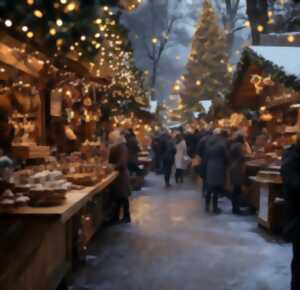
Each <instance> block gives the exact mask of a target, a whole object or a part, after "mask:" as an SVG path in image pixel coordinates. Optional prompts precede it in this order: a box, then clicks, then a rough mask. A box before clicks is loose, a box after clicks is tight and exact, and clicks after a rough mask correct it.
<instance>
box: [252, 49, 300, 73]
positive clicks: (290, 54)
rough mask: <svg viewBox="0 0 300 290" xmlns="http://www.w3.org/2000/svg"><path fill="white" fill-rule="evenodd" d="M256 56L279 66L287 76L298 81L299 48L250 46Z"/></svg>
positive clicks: (299, 71) (299, 67)
mask: <svg viewBox="0 0 300 290" xmlns="http://www.w3.org/2000/svg"><path fill="white" fill-rule="evenodd" d="M250 48H251V49H252V50H253V51H254V52H255V53H256V54H257V55H258V56H261V57H263V58H264V59H266V60H268V61H271V62H272V63H273V64H275V65H277V66H279V67H280V68H281V69H282V70H283V71H284V72H285V73H286V74H287V75H294V76H297V77H298V78H299V79H300V47H291V46H251V47H250Z"/></svg>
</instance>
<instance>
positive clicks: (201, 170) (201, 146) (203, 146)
mask: <svg viewBox="0 0 300 290" xmlns="http://www.w3.org/2000/svg"><path fill="white" fill-rule="evenodd" d="M210 136H211V132H210V131H208V130H207V131H203V132H201V136H200V138H199V140H198V144H197V147H196V148H197V149H196V154H197V155H198V156H199V157H200V160H201V162H200V165H198V166H197V167H196V173H197V174H198V175H199V176H200V177H201V178H202V193H203V196H205V195H206V192H207V184H206V172H205V168H206V164H205V162H206V159H205V155H206V150H207V142H208V139H209V137H210Z"/></svg>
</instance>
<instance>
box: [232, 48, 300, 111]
mask: <svg viewBox="0 0 300 290" xmlns="http://www.w3.org/2000/svg"><path fill="white" fill-rule="evenodd" d="M299 56H300V47H275V46H251V47H249V48H246V49H245V50H244V52H243V54H242V57H241V60H240V62H239V64H238V67H237V71H236V74H235V78H234V82H233V86H232V91H231V93H230V95H229V102H230V104H231V106H232V107H233V108H234V109H242V108H243V109H244V108H257V107H258V106H261V105H265V103H266V102H269V103H270V104H274V105H275V104H282V103H285V102H290V103H291V102H293V101H299V100H298V98H299V97H300V95H299V92H300V57H299ZM287 92H288V93H287Z"/></svg>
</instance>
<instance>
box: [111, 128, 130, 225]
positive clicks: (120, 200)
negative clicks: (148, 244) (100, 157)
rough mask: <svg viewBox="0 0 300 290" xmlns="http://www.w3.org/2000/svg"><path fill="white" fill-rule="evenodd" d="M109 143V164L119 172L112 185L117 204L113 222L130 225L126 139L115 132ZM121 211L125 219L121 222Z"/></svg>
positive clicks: (112, 133) (117, 131)
mask: <svg viewBox="0 0 300 290" xmlns="http://www.w3.org/2000/svg"><path fill="white" fill-rule="evenodd" d="M109 142H110V153H109V162H110V163H111V164H112V165H114V167H115V169H116V170H118V172H119V175H118V177H117V178H116V180H115V181H114V182H113V183H112V185H111V191H112V194H113V199H114V202H115V209H114V213H113V221H114V222H119V221H121V222H124V223H130V222H131V217H130V206H129V196H130V195H131V190H130V179H129V172H128V148H127V145H126V139H125V137H124V136H123V135H122V134H121V132H120V131H119V130H114V131H113V132H111V133H110V134H109ZM121 209H123V218H122V219H121V220H120V214H121Z"/></svg>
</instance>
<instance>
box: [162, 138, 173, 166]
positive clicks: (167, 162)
mask: <svg viewBox="0 0 300 290" xmlns="http://www.w3.org/2000/svg"><path fill="white" fill-rule="evenodd" d="M163 148H164V151H163V154H162V157H163V163H164V166H168V167H169V166H173V164H174V161H175V154H176V147H175V144H174V142H173V141H172V140H169V139H165V140H164V144H163Z"/></svg>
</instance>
